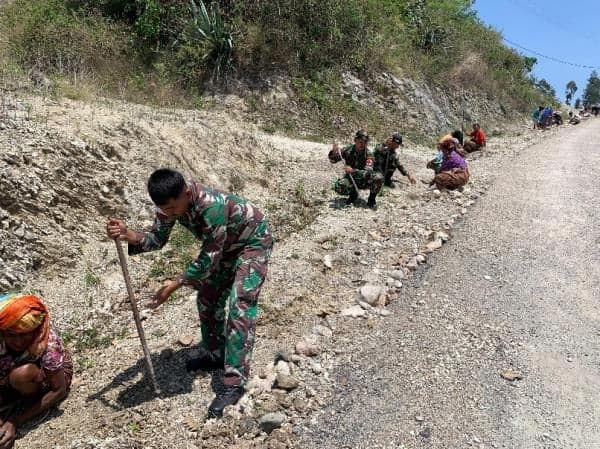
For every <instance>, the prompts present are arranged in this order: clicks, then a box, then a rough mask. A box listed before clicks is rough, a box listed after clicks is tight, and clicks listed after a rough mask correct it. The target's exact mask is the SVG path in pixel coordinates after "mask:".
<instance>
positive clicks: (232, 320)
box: [0, 124, 485, 449]
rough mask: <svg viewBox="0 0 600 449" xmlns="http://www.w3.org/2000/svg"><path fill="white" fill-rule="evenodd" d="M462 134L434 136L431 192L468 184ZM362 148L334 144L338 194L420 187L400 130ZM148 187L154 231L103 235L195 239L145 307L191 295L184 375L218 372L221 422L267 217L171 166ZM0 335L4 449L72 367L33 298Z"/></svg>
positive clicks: (243, 354) (360, 136) (246, 360)
mask: <svg viewBox="0 0 600 449" xmlns="http://www.w3.org/2000/svg"><path fill="white" fill-rule="evenodd" d="M469 137H470V139H469V140H468V141H467V142H465V143H464V145H463V141H462V139H463V135H462V133H461V132H460V131H455V132H454V133H452V134H449V135H447V136H444V137H442V139H440V141H439V144H438V150H439V153H438V155H437V156H436V158H435V159H433V160H431V161H430V162H429V163H428V164H427V166H428V167H429V168H431V169H432V170H434V172H435V174H434V177H433V179H432V180H431V181H429V182H428V184H429V185H430V186H436V187H437V188H440V189H442V188H446V189H456V188H459V187H461V186H463V185H465V184H466V183H467V182H468V180H469V169H468V166H467V162H466V161H465V155H466V154H467V152H472V151H477V150H480V149H482V148H483V147H484V146H485V134H484V133H483V130H482V129H481V128H480V127H479V125H477V124H475V125H474V126H473V132H471V133H470V134H469ZM368 143H369V136H368V134H367V133H366V132H365V131H362V130H360V131H358V132H356V134H355V136H354V144H352V145H348V146H346V147H344V148H340V147H338V146H337V145H334V146H333V148H332V149H331V151H330V152H329V160H330V161H331V162H332V163H336V162H342V161H343V163H344V164H345V165H344V170H345V174H344V176H343V177H341V178H340V179H338V180H336V181H335V183H334V190H335V192H337V193H338V194H341V195H347V196H348V198H347V202H348V203H349V204H350V203H353V202H354V201H355V200H356V199H357V197H358V190H357V189H368V190H369V191H370V195H369V200H368V205H369V207H375V206H376V197H377V194H378V193H379V192H380V191H381V189H382V186H384V185H385V186H388V187H390V188H393V187H394V181H393V178H392V177H393V175H394V173H395V171H396V170H398V171H399V172H400V173H401V174H402V175H404V176H406V177H407V178H408V180H409V181H410V183H412V184H415V183H416V182H417V181H416V178H415V177H414V176H413V175H412V174H411V173H410V172H409V171H408V170H407V169H406V168H405V167H404V165H403V164H402V162H401V157H400V154H399V153H398V152H397V150H398V149H399V148H400V147H402V136H401V135H400V134H399V133H393V134H392V135H390V136H389V137H388V138H387V139H385V140H384V141H383V142H381V143H380V144H377V145H376V146H375V148H374V149H370V148H369V147H368ZM147 190H148V194H149V196H150V198H151V200H152V202H153V203H154V205H155V218H154V224H153V226H152V227H151V229H149V230H147V231H138V230H134V229H131V228H130V227H129V226H128V225H127V224H126V223H125V221H123V220H122V219H119V218H110V219H108V221H107V222H106V233H107V236H108V237H109V238H110V239H120V240H123V241H126V242H127V243H128V252H129V254H130V255H135V254H139V253H144V252H148V251H155V250H159V249H161V248H162V247H163V246H164V245H165V244H166V243H167V241H168V240H169V237H170V234H171V231H172V229H173V227H174V226H175V224H176V223H178V224H180V225H182V226H184V227H185V228H187V229H188V230H189V231H190V232H191V233H192V234H193V235H194V236H195V237H196V239H197V240H198V241H199V242H200V243H201V249H200V252H199V254H198V257H197V258H196V259H195V260H194V261H193V262H192V263H191V264H190V265H189V266H187V267H185V268H184V269H183V270H182V271H181V274H180V275H178V276H176V277H174V278H173V279H170V280H168V281H166V282H164V284H163V285H162V286H161V288H160V289H159V290H158V291H157V292H156V293H155V294H154V296H153V298H152V301H151V302H150V304H149V306H150V307H152V308H155V307H158V306H160V305H161V304H163V303H164V302H165V301H167V299H168V298H169V297H170V296H171V295H173V293H175V292H176V291H177V290H178V289H180V288H182V287H184V286H185V287H188V288H192V289H194V290H195V291H196V292H197V308H198V316H199V321H200V334H201V341H200V343H199V345H198V347H197V356H196V357H195V358H191V359H189V360H188V361H187V363H186V369H187V370H188V371H189V372H191V373H195V372H198V371H213V370H218V371H219V372H220V373H221V374H220V375H221V380H222V385H223V387H222V388H219V389H217V391H216V395H215V398H214V399H213V401H212V402H211V404H210V406H209V409H208V416H209V417H216V418H218V417H221V416H222V415H223V410H224V408H225V407H227V406H228V405H233V404H235V403H237V402H238V401H239V399H240V398H241V397H242V396H243V394H244V392H245V390H244V387H245V385H246V383H247V381H248V379H249V376H250V362H251V358H252V350H253V347H254V340H255V330H256V320H257V317H258V296H259V293H260V291H261V287H262V285H263V282H264V280H265V277H266V273H267V266H268V262H269V258H270V255H271V251H272V247H273V237H272V234H271V229H270V226H269V223H268V221H267V219H266V217H265V216H264V214H263V213H262V212H261V211H260V210H259V209H258V208H257V207H256V206H254V205H253V204H251V203H250V202H248V201H247V200H245V199H243V198H240V197H239V196H237V195H234V194H231V193H227V192H223V191H221V190H218V189H214V188H211V187H208V186H205V185H203V184H200V183H199V182H197V181H194V180H186V179H185V178H184V176H183V175H182V174H181V173H180V172H178V171H176V170H172V169H169V168H161V169H158V170H156V171H154V172H153V173H152V174H151V175H150V177H149V179H148V182H147ZM0 335H1V339H0V407H1V408H0V413H2V415H1V416H0V449H5V448H6V449H8V448H10V447H12V445H13V443H14V440H15V438H16V435H17V429H18V427H20V426H21V425H22V424H23V423H25V422H26V421H28V420H29V419H31V418H32V417H34V416H36V415H38V414H40V413H41V412H43V411H45V410H48V409H49V408H51V407H53V406H55V405H56V404H58V403H59V402H60V401H62V400H63V399H64V398H65V397H66V396H67V394H68V392H69V390H70V386H71V379H72V377H73V362H72V359H71V355H70V354H69V351H68V350H67V349H66V348H65V346H64V345H63V342H62V341H61V339H60V337H59V334H58V332H56V331H55V330H54V329H53V327H52V324H51V315H50V312H49V311H48V309H47V307H46V305H45V304H44V302H43V300H42V298H41V297H40V296H39V295H33V294H24V293H9V294H5V295H3V296H0ZM24 399H26V401H24ZM10 404H12V405H16V406H15V407H12V408H11V407H8V405H10Z"/></svg>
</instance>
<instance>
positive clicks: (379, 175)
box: [328, 123, 486, 209]
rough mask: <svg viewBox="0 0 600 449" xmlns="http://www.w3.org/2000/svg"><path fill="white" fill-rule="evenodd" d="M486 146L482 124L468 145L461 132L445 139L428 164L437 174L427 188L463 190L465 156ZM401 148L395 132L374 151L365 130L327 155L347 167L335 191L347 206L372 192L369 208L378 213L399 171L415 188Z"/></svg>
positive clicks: (476, 126)
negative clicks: (363, 192)
mask: <svg viewBox="0 0 600 449" xmlns="http://www.w3.org/2000/svg"><path fill="white" fill-rule="evenodd" d="M485 145H486V135H485V132H484V130H483V129H482V128H481V126H480V125H479V123H474V124H473V130H472V131H471V132H470V133H469V139H468V140H467V141H464V142H463V133H462V131H460V130H455V131H453V132H452V133H451V134H447V135H445V136H443V137H442V138H441V139H440V140H439V142H438V145H437V149H438V153H437V155H436V157H435V158H434V159H432V160H430V161H429V162H428V163H427V168H429V169H431V170H433V171H434V176H433V179H431V180H430V181H427V184H428V185H429V186H431V187H433V186H435V187H437V188H438V189H448V190H454V189H458V188H460V187H462V186H464V185H465V184H466V183H467V182H469V167H468V164H467V161H466V155H467V154H468V153H473V152H475V151H481V150H483V149H484V148H485ZM402 146H403V144H402V135H401V134H400V133H397V132H396V133H393V134H391V135H390V136H389V137H387V138H386V139H385V140H384V141H383V142H381V143H378V144H376V145H375V147H374V148H372V149H371V148H369V135H368V133H367V132H366V131H364V130H362V129H361V130H358V131H357V132H356V134H355V135H354V143H353V144H349V145H346V146H345V147H344V148H340V146H339V145H337V144H333V146H332V148H331V150H330V151H329V154H328V158H329V161H330V162H331V163H332V164H335V163H338V162H343V164H344V175H343V176H342V177H340V178H338V179H336V180H335V181H334V183H333V189H334V191H335V192H336V193H338V194H340V195H344V196H346V195H347V196H348V198H347V200H346V204H347V205H352V204H354V203H355V202H356V200H357V199H358V191H359V190H361V189H366V190H369V197H368V199H367V206H368V207H369V208H371V209H375V208H377V195H378V194H379V192H380V191H381V189H382V187H383V186H387V187H390V188H394V186H395V185H394V181H393V176H394V173H395V172H396V170H398V171H399V172H400V173H401V174H402V175H403V176H406V177H407V178H408V180H409V182H410V183H411V184H416V182H417V180H416V178H415V177H414V175H412V174H411V173H410V172H409V171H408V170H407V169H406V168H405V167H404V165H403V164H402V162H401V157H400V154H399V153H398V152H397V150H398V149H399V148H400V147H402Z"/></svg>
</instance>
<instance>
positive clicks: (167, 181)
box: [148, 168, 185, 206]
mask: <svg viewBox="0 0 600 449" xmlns="http://www.w3.org/2000/svg"><path fill="white" fill-rule="evenodd" d="M184 189H185V178H184V177H183V175H182V174H181V173H179V172H178V171H175V170H171V169H170V168H159V169H158V170H156V171H155V172H154V173H152V174H151V175H150V178H148V193H149V194H150V198H152V202H153V203H154V204H156V205H157V206H164V205H165V204H167V203H168V202H169V200H171V199H175V198H177V197H178V196H179V195H181V192H183V190H184Z"/></svg>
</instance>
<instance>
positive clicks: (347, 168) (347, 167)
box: [344, 165, 354, 173]
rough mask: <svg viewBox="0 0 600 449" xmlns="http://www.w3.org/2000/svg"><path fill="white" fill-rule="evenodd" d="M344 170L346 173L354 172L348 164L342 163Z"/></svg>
mask: <svg viewBox="0 0 600 449" xmlns="http://www.w3.org/2000/svg"><path fill="white" fill-rule="evenodd" d="M344 171H345V172H346V173H354V169H353V168H352V167H350V166H349V165H344Z"/></svg>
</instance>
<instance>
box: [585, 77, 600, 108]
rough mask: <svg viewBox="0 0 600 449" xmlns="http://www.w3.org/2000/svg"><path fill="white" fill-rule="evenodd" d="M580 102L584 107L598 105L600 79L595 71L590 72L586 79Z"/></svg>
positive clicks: (599, 102)
mask: <svg viewBox="0 0 600 449" xmlns="http://www.w3.org/2000/svg"><path fill="white" fill-rule="evenodd" d="M582 100H583V104H584V105H585V106H592V105H595V104H600V78H599V77H598V72H596V71H595V70H594V71H592V73H591V74H590V77H589V78H588V82H587V85H586V86H585V91H584V92H583V98H582Z"/></svg>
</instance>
